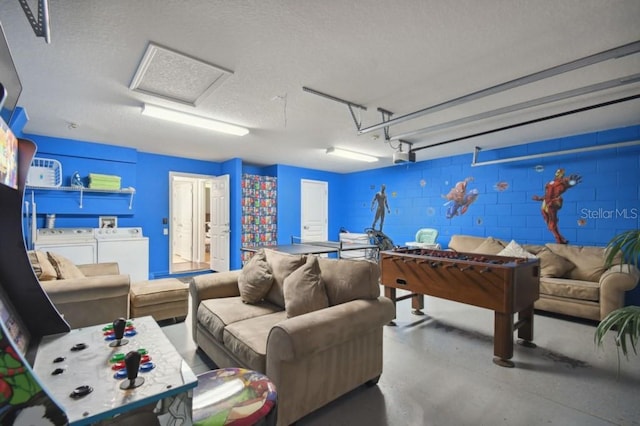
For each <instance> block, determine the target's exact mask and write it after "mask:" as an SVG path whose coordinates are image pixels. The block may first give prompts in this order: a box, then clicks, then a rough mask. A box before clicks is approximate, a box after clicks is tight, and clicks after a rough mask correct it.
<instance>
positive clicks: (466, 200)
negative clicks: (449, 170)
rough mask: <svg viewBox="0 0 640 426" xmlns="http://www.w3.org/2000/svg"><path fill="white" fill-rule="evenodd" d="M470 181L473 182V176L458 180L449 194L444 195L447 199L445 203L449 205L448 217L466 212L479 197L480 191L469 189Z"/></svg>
mask: <svg viewBox="0 0 640 426" xmlns="http://www.w3.org/2000/svg"><path fill="white" fill-rule="evenodd" d="M469 182H473V178H472V177H468V178H465V179H464V180H462V181H460V182H457V183H456V185H455V186H454V187H453V188H451V190H450V191H449V193H448V194H447V195H443V196H442V197H443V198H445V199H446V200H447V202H445V203H444V205H445V206H447V212H446V217H447V219H451V218H453V217H454V216H458V215H463V214H465V213H466V212H467V210H468V209H469V206H470V205H471V204H473V202H474V201H476V200H477V199H478V194H479V192H478V190H477V189H475V188H474V189H469V190H468V191H467V185H468V184H469Z"/></svg>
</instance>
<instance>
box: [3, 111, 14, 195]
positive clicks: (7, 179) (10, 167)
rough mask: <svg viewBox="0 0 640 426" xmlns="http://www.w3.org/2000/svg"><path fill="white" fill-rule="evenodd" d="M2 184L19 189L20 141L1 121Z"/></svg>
mask: <svg viewBox="0 0 640 426" xmlns="http://www.w3.org/2000/svg"><path fill="white" fill-rule="evenodd" d="M0 183H2V184H4V185H7V186H10V187H11V188H14V189H16V188H18V140H17V139H16V137H15V136H14V134H13V132H12V131H11V129H10V128H9V126H8V125H7V123H5V122H4V120H0Z"/></svg>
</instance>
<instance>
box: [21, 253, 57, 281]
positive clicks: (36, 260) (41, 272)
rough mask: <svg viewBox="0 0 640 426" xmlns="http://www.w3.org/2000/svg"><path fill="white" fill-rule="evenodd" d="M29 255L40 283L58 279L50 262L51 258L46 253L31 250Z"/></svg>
mask: <svg viewBox="0 0 640 426" xmlns="http://www.w3.org/2000/svg"><path fill="white" fill-rule="evenodd" d="M28 255H29V262H31V267H32V268H33V272H34V273H35V274H36V278H38V279H39V280H40V281H51V280H55V279H57V278H58V274H57V273H56V270H55V269H54V268H53V265H52V264H51V262H49V258H48V257H47V254H46V253H45V252H43V251H39V250H38V251H34V250H30V251H29V252H28Z"/></svg>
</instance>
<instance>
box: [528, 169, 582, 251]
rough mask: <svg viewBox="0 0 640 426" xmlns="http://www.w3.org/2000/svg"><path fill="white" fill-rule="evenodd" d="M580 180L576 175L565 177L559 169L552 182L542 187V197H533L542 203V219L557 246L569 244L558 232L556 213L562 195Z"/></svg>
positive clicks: (559, 207)
mask: <svg viewBox="0 0 640 426" xmlns="http://www.w3.org/2000/svg"><path fill="white" fill-rule="evenodd" d="M581 180H582V177H581V176H579V175H576V174H572V175H569V176H565V173H564V169H562V168H561V169H558V170H556V174H555V176H554V178H553V180H552V181H549V182H548V183H547V184H546V185H545V186H544V195H542V196H540V195H534V196H533V200H534V201H542V205H541V207H540V212H541V213H542V218H543V219H544V221H545V222H546V224H547V228H549V231H551V233H552V234H553V236H554V238H555V239H556V242H557V243H558V244H567V243H568V242H569V241H567V239H566V238H564V237H563V236H562V234H560V231H559V230H558V211H559V210H560V209H561V208H562V201H563V200H562V194H564V192H565V191H566V190H567V189H569V188H573V187H574V186H576V185H577V184H579V183H580V182H581Z"/></svg>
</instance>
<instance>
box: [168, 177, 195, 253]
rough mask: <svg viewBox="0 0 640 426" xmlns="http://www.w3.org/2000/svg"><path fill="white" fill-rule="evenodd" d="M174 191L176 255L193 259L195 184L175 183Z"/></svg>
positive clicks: (189, 182) (178, 181)
mask: <svg viewBox="0 0 640 426" xmlns="http://www.w3.org/2000/svg"><path fill="white" fill-rule="evenodd" d="M175 189H176V190H175V191H174V199H175V204H174V217H173V222H174V227H175V228H174V229H175V230H176V233H175V234H174V236H175V237H176V241H174V249H175V250H174V254H176V255H178V256H180V257H181V258H182V259H184V260H187V261H191V260H192V259H193V251H192V247H193V244H192V234H193V182H191V181H181V180H177V181H175Z"/></svg>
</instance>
